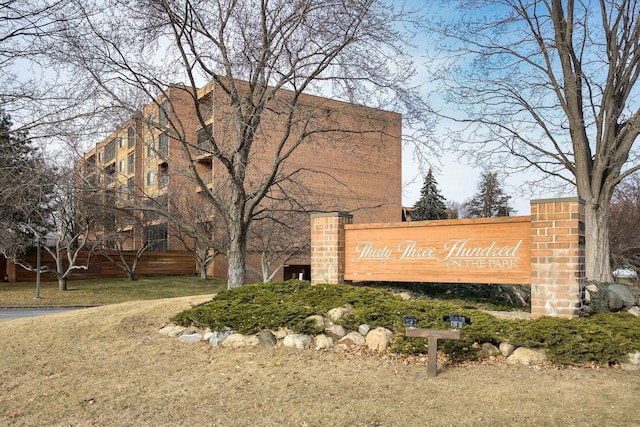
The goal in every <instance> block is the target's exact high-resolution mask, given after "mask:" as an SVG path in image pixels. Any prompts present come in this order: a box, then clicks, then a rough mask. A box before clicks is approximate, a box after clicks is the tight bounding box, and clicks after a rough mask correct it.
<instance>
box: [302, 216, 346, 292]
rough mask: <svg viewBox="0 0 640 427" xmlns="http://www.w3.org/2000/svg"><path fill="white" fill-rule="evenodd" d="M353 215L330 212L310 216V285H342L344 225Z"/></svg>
mask: <svg viewBox="0 0 640 427" xmlns="http://www.w3.org/2000/svg"><path fill="white" fill-rule="evenodd" d="M352 221H353V215H350V214H347V213H344V212H332V213H322V214H313V215H311V284H312V285H316V284H318V283H344V257H345V253H344V225H345V224H351V223H352Z"/></svg>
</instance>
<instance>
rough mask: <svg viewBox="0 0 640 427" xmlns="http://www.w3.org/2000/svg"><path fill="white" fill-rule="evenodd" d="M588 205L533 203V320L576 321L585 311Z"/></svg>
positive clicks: (573, 200)
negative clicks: (585, 243) (577, 316)
mask: <svg viewBox="0 0 640 427" xmlns="http://www.w3.org/2000/svg"><path fill="white" fill-rule="evenodd" d="M584 215H585V214H584V201H582V200H581V199H578V198H567V199H551V200H533V201H531V317H533V318H537V317H541V316H556V317H573V316H575V315H577V314H578V312H579V311H580V310H581V309H582V308H583V295H584V286H585V265H584V263H585V258H584V256H585V254H584V219H585V218H584Z"/></svg>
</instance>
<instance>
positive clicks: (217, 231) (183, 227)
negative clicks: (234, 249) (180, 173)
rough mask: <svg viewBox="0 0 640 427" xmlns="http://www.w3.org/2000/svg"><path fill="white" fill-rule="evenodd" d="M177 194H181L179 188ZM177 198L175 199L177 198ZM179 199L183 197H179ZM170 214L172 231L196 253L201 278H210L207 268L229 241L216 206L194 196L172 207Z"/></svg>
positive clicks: (189, 250)
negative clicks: (186, 201)
mask: <svg viewBox="0 0 640 427" xmlns="http://www.w3.org/2000/svg"><path fill="white" fill-rule="evenodd" d="M174 190H177V191H175V193H180V192H181V191H180V189H174ZM175 199H176V198H172V201H174V200H175ZM178 200H180V199H178ZM170 212H171V213H170V215H168V216H167V218H168V219H170V220H171V225H172V227H171V229H170V233H171V235H172V236H173V237H175V238H177V239H178V240H180V242H182V245H183V246H184V248H185V250H186V251H187V252H189V253H190V254H191V255H193V258H194V259H195V260H196V265H197V267H198V270H199V271H200V278H201V279H202V280H205V279H206V278H207V270H208V268H209V267H210V266H211V264H212V263H213V261H214V260H215V258H216V257H217V256H218V255H220V254H225V253H226V248H227V247H228V242H227V241H226V238H225V233H224V230H223V228H224V225H223V224H220V221H219V220H218V216H217V215H216V211H215V209H214V207H213V206H212V205H211V204H210V203H208V202H207V200H206V199H205V198H204V197H195V198H193V199H192V200H191V201H190V202H189V203H185V204H183V205H180V206H175V205H174V206H173V208H172V209H171V210H170Z"/></svg>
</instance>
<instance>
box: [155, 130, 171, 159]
mask: <svg viewBox="0 0 640 427" xmlns="http://www.w3.org/2000/svg"><path fill="white" fill-rule="evenodd" d="M158 154H159V155H160V157H167V155H168V154H169V136H168V135H167V134H166V133H162V134H160V138H159V140H158Z"/></svg>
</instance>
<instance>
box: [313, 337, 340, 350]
mask: <svg viewBox="0 0 640 427" xmlns="http://www.w3.org/2000/svg"><path fill="white" fill-rule="evenodd" d="M314 344H315V346H316V350H327V349H330V348H333V347H334V346H335V345H336V342H335V340H334V339H333V338H332V337H330V336H328V335H325V334H320V335H317V336H316V337H315V339H314Z"/></svg>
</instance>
